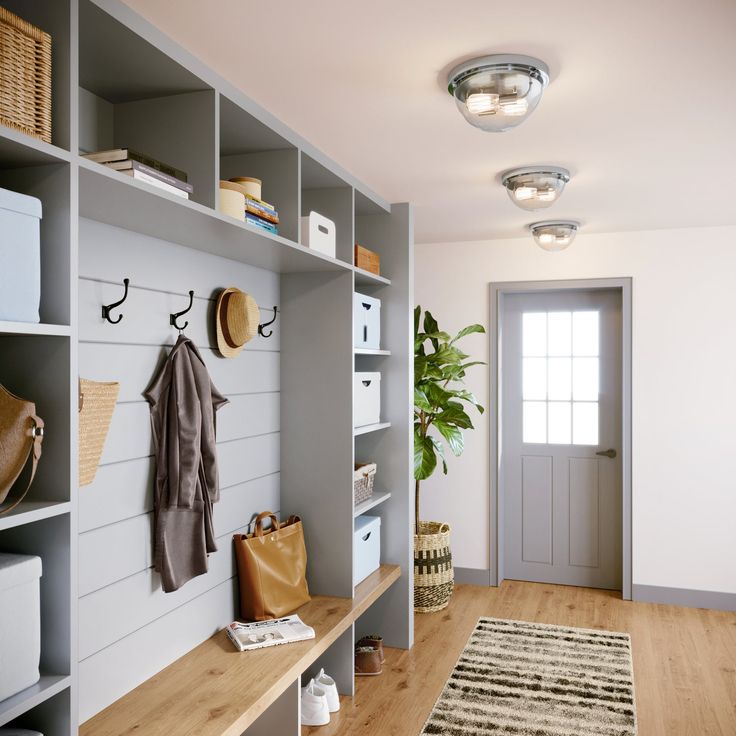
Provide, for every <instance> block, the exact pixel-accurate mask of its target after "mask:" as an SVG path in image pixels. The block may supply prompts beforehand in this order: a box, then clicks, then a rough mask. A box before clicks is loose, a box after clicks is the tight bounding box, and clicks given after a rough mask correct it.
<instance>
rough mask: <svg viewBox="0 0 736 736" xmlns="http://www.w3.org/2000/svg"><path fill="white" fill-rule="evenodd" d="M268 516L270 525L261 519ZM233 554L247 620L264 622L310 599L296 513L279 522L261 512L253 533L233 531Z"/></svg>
mask: <svg viewBox="0 0 736 736" xmlns="http://www.w3.org/2000/svg"><path fill="white" fill-rule="evenodd" d="M269 518H270V519H271V528H270V529H269V530H267V531H264V529H263V521H264V520H265V519H269ZM233 541H234V543H235V556H236V559H237V561H238V581H239V584H240V614H241V616H242V617H243V618H245V619H247V620H249V621H266V620H267V619H271V618H279V617H280V616H284V615H286V614H288V613H292V612H293V611H295V610H296V609H297V608H299V606H301V605H303V604H304V603H307V602H308V601H309V600H310V597H309V588H308V587H307V578H306V574H307V549H306V547H305V546H304V530H303V528H302V522H301V519H300V518H299V517H298V516H290V517H289V518H288V520H287V521H286V523H284V524H279V521H278V519H277V518H276V514H274V513H273V512H272V511H264V512H263V513H262V514H259V515H258V517H257V518H256V522H255V529H254V532H253V534H236V535H234V537H233Z"/></svg>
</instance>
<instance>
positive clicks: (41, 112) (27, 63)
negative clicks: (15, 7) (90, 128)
mask: <svg viewBox="0 0 736 736" xmlns="http://www.w3.org/2000/svg"><path fill="white" fill-rule="evenodd" d="M0 124H2V125H7V126H8V127H10V128H14V129H15V130H19V131H21V132H22V133H26V134H27V135H32V136H34V137H35V138H40V139H41V140H42V141H45V142H46V143H51V36H49V34H48V33H44V31H42V30H41V29H40V28H36V26H34V25H32V24H31V23H28V22H27V21H25V20H23V19H22V18H19V17H18V16H17V15H15V14H14V13H11V12H10V11H9V10H6V9H5V8H1V7H0Z"/></svg>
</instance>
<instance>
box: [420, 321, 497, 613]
mask: <svg viewBox="0 0 736 736" xmlns="http://www.w3.org/2000/svg"><path fill="white" fill-rule="evenodd" d="M420 325H421V329H420ZM474 332H485V329H484V328H483V326H482V325H477V324H476V325H470V326H468V327H464V328H463V329H462V330H460V332H458V333H457V335H455V337H450V335H449V334H448V333H446V332H443V331H442V330H440V329H439V327H438V326H437V320H435V318H434V317H433V316H432V314H431V312H424V319H423V320H422V308H421V307H416V308H415V310H414V481H415V500H414V529H415V534H414V610H416V611H418V612H423V613H428V612H432V611H439V610H441V609H443V608H445V607H446V606H447V604H448V603H449V600H450V596H451V595H452V590H453V580H454V573H453V569H452V555H451V553H450V527H449V525H447V524H444V523H441V522H421V521H420V519H419V493H420V487H421V482H422V481H423V480H426V479H427V478H429V477H430V476H431V475H432V474H433V473H434V472H435V470H436V469H437V466H438V464H441V465H442V472H443V473H445V474H447V462H446V461H445V450H444V444H443V443H446V444H447V446H448V447H449V448H450V451H451V452H452V453H453V455H461V454H462V452H463V450H464V449H465V440H464V437H463V431H464V430H466V429H473V423H472V421H471V420H470V416H469V415H468V413H467V411H466V408H468V407H470V406H474V407H475V408H476V409H477V410H478V412H479V413H480V414H482V413H483V407H482V406H481V405H480V404H479V403H478V402H477V401H476V399H475V396H473V394H472V393H470V391H468V390H467V389H466V388H465V387H464V385H463V379H464V378H465V372H466V371H467V370H468V368H470V367H471V366H474V365H483V361H480V360H469V356H468V355H467V354H466V353H464V352H463V351H462V350H460V348H459V347H458V346H457V343H458V342H459V341H460V340H461V339H462V338H463V337H465V336H466V335H470V334H472V333H474Z"/></svg>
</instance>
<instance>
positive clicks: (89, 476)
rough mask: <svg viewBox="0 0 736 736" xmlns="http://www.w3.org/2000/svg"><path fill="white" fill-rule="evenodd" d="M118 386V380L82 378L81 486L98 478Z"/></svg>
mask: <svg viewBox="0 0 736 736" xmlns="http://www.w3.org/2000/svg"><path fill="white" fill-rule="evenodd" d="M119 390H120V384H119V383H98V382H97V381H88V380H87V379H86V378H80V379H79V485H80V486H86V485H87V484H89V483H91V482H92V481H93V480H94V479H95V474H96V473H97V465H98V464H99V462H100V456H101V455H102V448H103V447H104V445H105V439H106V438H107V430H108V429H109V428H110V420H111V419H112V412H113V410H114V409H115V402H116V401H117V400H118V391H119Z"/></svg>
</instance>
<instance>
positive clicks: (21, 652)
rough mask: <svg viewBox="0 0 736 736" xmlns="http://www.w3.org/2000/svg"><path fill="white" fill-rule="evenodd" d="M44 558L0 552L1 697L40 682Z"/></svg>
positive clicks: (3, 698)
mask: <svg viewBox="0 0 736 736" xmlns="http://www.w3.org/2000/svg"><path fill="white" fill-rule="evenodd" d="M40 577H41V558H40V557H34V556H32V555H12V554H5V553H0V665H1V666H0V700H5V698H9V697H10V696H11V695H15V694H16V693H19V692H20V691H21V690H25V689H26V688H27V687H30V686H31V685H35V683H37V682H38V680H39V677H40V674H39V671H38V663H39V660H40V657H41V592H40V583H39V578H40Z"/></svg>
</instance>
